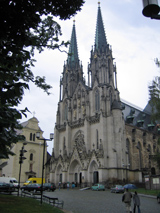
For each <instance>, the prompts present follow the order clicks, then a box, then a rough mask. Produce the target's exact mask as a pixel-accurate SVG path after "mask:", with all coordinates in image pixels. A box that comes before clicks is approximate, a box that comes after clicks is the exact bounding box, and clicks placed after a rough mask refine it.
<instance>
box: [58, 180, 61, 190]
mask: <svg viewBox="0 0 160 213" xmlns="http://www.w3.org/2000/svg"><path fill="white" fill-rule="evenodd" d="M58 188H59V190H60V189H61V182H59V183H58Z"/></svg>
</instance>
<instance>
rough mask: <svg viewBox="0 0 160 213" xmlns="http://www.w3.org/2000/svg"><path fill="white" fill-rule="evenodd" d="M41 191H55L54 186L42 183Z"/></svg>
mask: <svg viewBox="0 0 160 213" xmlns="http://www.w3.org/2000/svg"><path fill="white" fill-rule="evenodd" d="M43 190H48V191H55V190H56V186H55V184H54V183H44V184H43Z"/></svg>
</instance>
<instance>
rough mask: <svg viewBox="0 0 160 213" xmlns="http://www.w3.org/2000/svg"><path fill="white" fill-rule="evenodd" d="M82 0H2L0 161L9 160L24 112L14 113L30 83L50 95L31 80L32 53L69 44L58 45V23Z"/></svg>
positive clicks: (41, 84)
mask: <svg viewBox="0 0 160 213" xmlns="http://www.w3.org/2000/svg"><path fill="white" fill-rule="evenodd" d="M83 4H84V1H83V0H59V1H54V0H1V4H0V14H1V19H0V26H1V34H0V158H3V157H8V155H9V154H13V153H12V152H10V148H11V146H12V144H13V143H16V142H17V141H18V140H20V139H22V136H19V135H17V132H16V129H20V128H21V125H20V123H19V119H21V117H22V115H23V114H24V115H25V116H26V111H27V110H28V109H27V108H26V109H24V110H17V108H16V107H17V105H18V104H19V103H20V102H21V100H22V98H23V94H24V90H25V89H29V82H33V83H34V84H35V85H36V86H37V87H40V88H42V89H43V90H44V91H45V92H46V93H47V94H49V89H50V88H51V86H50V85H48V84H46V82H45V77H44V76H43V77H40V76H34V74H33V72H32V70H31V69H32V67H33V66H34V62H35V59H34V52H35V50H36V49H37V50H38V51H39V53H41V52H42V51H43V50H44V49H45V48H48V49H52V50H54V49H60V48H61V47H62V46H65V47H67V45H68V42H64V41H62V42H61V43H60V42H59V36H61V35H62V33H61V27H60V25H59V24H58V23H57V22H56V21H54V17H59V18H60V19H61V20H66V19H69V18H71V17H72V16H73V15H75V14H76V12H77V11H80V10H81V7H82V5H83Z"/></svg>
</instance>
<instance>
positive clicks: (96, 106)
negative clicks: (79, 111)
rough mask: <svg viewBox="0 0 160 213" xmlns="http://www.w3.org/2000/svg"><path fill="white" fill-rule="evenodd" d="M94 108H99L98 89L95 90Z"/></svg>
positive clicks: (97, 109)
mask: <svg viewBox="0 0 160 213" xmlns="http://www.w3.org/2000/svg"><path fill="white" fill-rule="evenodd" d="M95 110H96V111H99V110H100V100H99V91H98V89H97V90H96V91H95Z"/></svg>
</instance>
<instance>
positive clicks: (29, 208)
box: [0, 194, 63, 213]
mask: <svg viewBox="0 0 160 213" xmlns="http://www.w3.org/2000/svg"><path fill="white" fill-rule="evenodd" d="M0 212H1V213H6V212H7V213H15V212H16V213H22V212H23V213H31V212H32V213H45V212H47V213H51V212H52V213H53V212H54V213H63V211H62V210H60V209H58V208H56V207H54V206H51V205H50V204H47V203H42V204H40V201H38V200H35V199H33V198H24V197H17V196H13V195H2V194H0Z"/></svg>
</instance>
